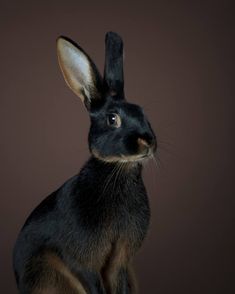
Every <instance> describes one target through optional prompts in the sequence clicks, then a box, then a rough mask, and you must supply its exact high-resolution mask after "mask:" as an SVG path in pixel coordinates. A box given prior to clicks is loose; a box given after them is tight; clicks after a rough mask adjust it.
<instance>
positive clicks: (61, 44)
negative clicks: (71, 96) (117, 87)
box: [57, 37, 102, 109]
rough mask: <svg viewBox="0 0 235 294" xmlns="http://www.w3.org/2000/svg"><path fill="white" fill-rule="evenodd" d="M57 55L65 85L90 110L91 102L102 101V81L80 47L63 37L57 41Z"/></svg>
mask: <svg viewBox="0 0 235 294" xmlns="http://www.w3.org/2000/svg"><path fill="white" fill-rule="evenodd" d="M57 54H58V60H59V65H60V68H61V70H62V73H63V76H64V79H65V81H66V83H67V84H68V86H69V87H70V88H71V89H72V90H73V92H74V93H75V94H76V95H77V96H78V97H80V98H81V100H82V101H83V102H84V104H85V106H86V107H87V108H88V109H90V107H91V104H92V103H93V101H97V100H101V99H102V79H101V76H100V74H99V72H98V70H97V68H96V66H95V64H94V63H93V62H92V60H91V59H90V57H89V56H88V55H87V54H86V53H85V51H84V50H83V49H82V48H81V47H79V46H78V45H77V44H75V43H74V42H73V41H71V40H69V39H68V38H65V37H59V38H58V39H57Z"/></svg>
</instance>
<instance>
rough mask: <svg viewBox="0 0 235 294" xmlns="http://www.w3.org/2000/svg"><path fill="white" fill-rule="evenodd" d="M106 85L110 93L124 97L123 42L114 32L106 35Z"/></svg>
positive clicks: (117, 96) (118, 97)
mask: <svg viewBox="0 0 235 294" xmlns="http://www.w3.org/2000/svg"><path fill="white" fill-rule="evenodd" d="M104 85H105V88H106V92H108V94H110V95H112V96H114V97H116V98H117V99H124V75H123V42H122V39H121V37H120V36H119V35H118V34H116V33H114V32H108V33H107V34H106V36H105V67H104Z"/></svg>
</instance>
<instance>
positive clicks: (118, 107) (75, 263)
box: [13, 32, 157, 294]
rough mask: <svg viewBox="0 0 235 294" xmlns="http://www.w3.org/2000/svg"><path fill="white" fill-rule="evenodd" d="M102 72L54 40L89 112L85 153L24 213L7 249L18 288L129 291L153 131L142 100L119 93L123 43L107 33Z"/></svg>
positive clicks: (143, 226) (70, 45) (143, 225)
mask: <svg viewBox="0 0 235 294" xmlns="http://www.w3.org/2000/svg"><path fill="white" fill-rule="evenodd" d="M105 43H106V56H105V70H104V78H103V79H102V78H101V76H100V74H99V72H98V70H97V68H96V67H95V65H94V63H93V62H92V60H91V59H90V58H89V57H88V55H87V54H86V53H85V52H84V51H83V50H82V49H81V48H80V47H79V46H78V45H76V44H75V43H74V42H72V41H70V40H69V39H67V38H64V37H61V38H59V39H58V41H57V50H58V59H59V64H60V67H61V70H62V72H63V75H64V78H65V80H66V82H67V84H68V85H69V87H70V88H71V89H72V90H73V91H74V92H75V93H76V94H77V95H78V96H79V97H80V98H81V99H82V101H83V102H84V104H85V106H86V108H87V110H88V112H89V115H90V119H91V127H90V132H89V149H90V152H91V157H90V159H89V160H88V161H87V162H86V164H85V165H84V166H83V168H82V169H81V171H80V173H79V174H78V175H75V176H74V177H72V178H71V179H69V180H68V181H67V182H66V183H64V184H63V185H62V187H60V188H59V189H58V190H57V191H55V192H53V193H52V194H51V195H49V196H48V197H47V198H46V199H45V200H44V201H42V202H41V204H39V206H38V207H37V208H36V209H35V210H34V211H33V212H32V213H31V215H30V216H29V217H28V219H27V221H26V223H25V225H24V226H23V228H22V230H21V232H20V234H19V237H18V239H17V242H16V245H15V248H14V262H13V263H14V271H15V276H16V281H17V285H18V289H19V293H22V294H29V293H30V294H31V293H33V294H46V293H56V294H62V293H70V294H72V293H81V294H83V293H116V294H118V293H135V292H136V285H135V282H134V281H135V278H134V275H133V272H132V266H131V263H132V260H133V256H134V255H135V253H136V251H137V250H138V249H139V248H140V246H141V243H142V241H143V239H144V237H145V235H146V232H147V229H148V225H149V218H150V210H149V204H148V198H147V195H146V190H145V187H144V184H143V181H142V177H141V172H142V162H143V160H145V159H146V158H148V157H151V156H152V155H153V154H154V152H155V150H156V146H157V143H156V137H155V135H154V132H153V130H152V129H151V126H150V123H149V122H148V120H147V118H146V116H145V115H144V113H143V110H142V108H141V107H139V106H137V105H135V104H130V103H128V102H127V101H126V100H125V96H124V81H123V43H122V39H121V38H120V37H119V36H118V35H117V34H116V33H113V32H109V33H107V34H106V39H105Z"/></svg>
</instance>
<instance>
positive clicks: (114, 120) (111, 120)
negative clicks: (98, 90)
mask: <svg viewBox="0 0 235 294" xmlns="http://www.w3.org/2000/svg"><path fill="white" fill-rule="evenodd" d="M107 124H108V125H109V126H112V127H115V128H119V127H120V126H121V118H120V116H119V115H118V114H116V113H109V114H108V115H107Z"/></svg>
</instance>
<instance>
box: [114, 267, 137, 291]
mask: <svg viewBox="0 0 235 294" xmlns="http://www.w3.org/2000/svg"><path fill="white" fill-rule="evenodd" d="M136 293H137V285H136V279H135V276H134V272H133V270H132V267H131V266H128V268H127V269H124V268H122V269H121V270H120V271H119V274H118V283H117V291H116V294H136Z"/></svg>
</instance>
